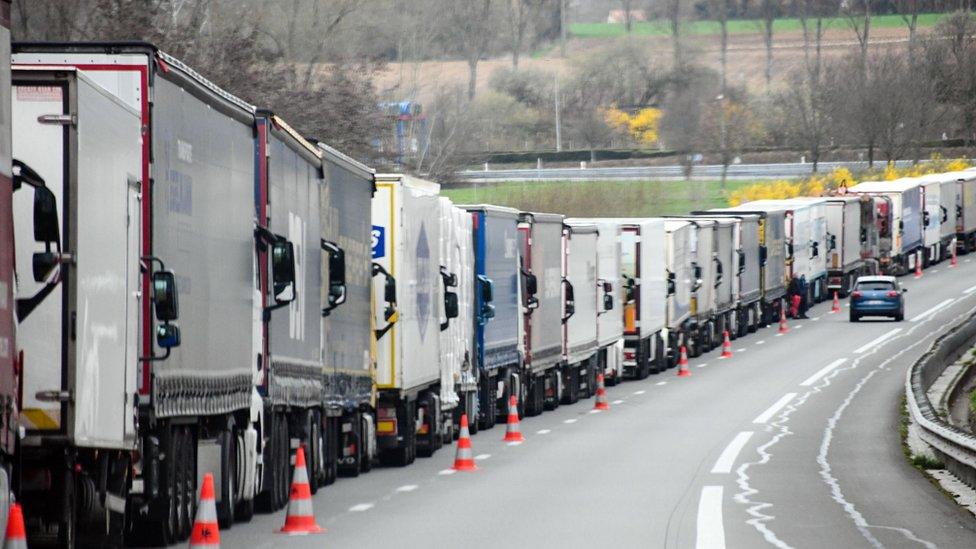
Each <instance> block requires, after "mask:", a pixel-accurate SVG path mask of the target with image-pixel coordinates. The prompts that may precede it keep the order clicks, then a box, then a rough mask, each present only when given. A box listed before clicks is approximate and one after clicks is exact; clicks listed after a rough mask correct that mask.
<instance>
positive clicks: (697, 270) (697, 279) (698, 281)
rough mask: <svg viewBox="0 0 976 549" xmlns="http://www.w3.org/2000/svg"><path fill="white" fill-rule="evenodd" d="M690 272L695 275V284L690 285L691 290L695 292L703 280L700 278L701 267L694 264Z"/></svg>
mask: <svg viewBox="0 0 976 549" xmlns="http://www.w3.org/2000/svg"><path fill="white" fill-rule="evenodd" d="M692 272H693V273H694V276H695V284H694V285H693V286H692V287H691V291H693V292H695V291H698V288H701V286H702V284H703V282H704V281H703V280H702V269H701V267H699V266H698V265H695V266H694V267H692Z"/></svg>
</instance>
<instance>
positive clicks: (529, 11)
mask: <svg viewBox="0 0 976 549" xmlns="http://www.w3.org/2000/svg"><path fill="white" fill-rule="evenodd" d="M544 4H545V0H508V3H507V5H506V12H507V13H506V14H507V16H508V25H509V29H510V30H509V32H511V41H512V68H514V69H515V70H518V66H519V56H520V55H521V53H522V48H523V47H524V44H525V33H526V31H527V30H528V26H529V24H530V22H531V21H532V20H534V19H535V18H536V17H537V16H538V12H539V10H540V8H542V6H543V5H544Z"/></svg>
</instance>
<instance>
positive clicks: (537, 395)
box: [525, 374, 545, 417]
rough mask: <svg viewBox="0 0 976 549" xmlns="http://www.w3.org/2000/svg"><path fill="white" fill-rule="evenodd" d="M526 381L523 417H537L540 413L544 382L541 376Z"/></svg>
mask: <svg viewBox="0 0 976 549" xmlns="http://www.w3.org/2000/svg"><path fill="white" fill-rule="evenodd" d="M529 376H531V374H529ZM526 381H527V383H526V386H525V387H526V399H525V415H526V416H528V417H532V416H537V415H539V414H541V413H542V400H543V396H544V395H543V391H544V390H545V387H544V383H545V382H544V381H543V378H542V377H541V376H539V377H534V378H531V379H527V380H526Z"/></svg>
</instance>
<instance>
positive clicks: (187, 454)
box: [183, 427, 197, 539]
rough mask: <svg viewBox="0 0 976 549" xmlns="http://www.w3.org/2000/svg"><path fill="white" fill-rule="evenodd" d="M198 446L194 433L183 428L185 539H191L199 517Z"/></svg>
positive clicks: (187, 428)
mask: <svg viewBox="0 0 976 549" xmlns="http://www.w3.org/2000/svg"><path fill="white" fill-rule="evenodd" d="M196 449H197V445H196V441H195V440H194V438H193V431H192V430H191V429H190V428H189V427H184V428H183V469H184V470H183V487H184V488H183V490H184V493H185V494H186V497H185V498H184V501H185V502H186V512H185V513H184V514H185V515H186V518H187V521H186V530H184V532H183V539H186V538H189V537H190V531H191V530H193V522H194V521H195V520H196V517H197V452H196Z"/></svg>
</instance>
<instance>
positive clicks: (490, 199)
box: [441, 181, 752, 217]
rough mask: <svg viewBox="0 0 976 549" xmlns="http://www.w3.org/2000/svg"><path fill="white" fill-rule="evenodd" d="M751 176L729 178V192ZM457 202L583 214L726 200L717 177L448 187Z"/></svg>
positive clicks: (693, 206) (645, 211)
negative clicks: (738, 179) (736, 178)
mask: <svg viewBox="0 0 976 549" xmlns="http://www.w3.org/2000/svg"><path fill="white" fill-rule="evenodd" d="M750 183H752V182H751V181H728V182H726V193H727V192H731V191H733V190H735V189H737V188H739V187H742V186H745V185H749V184H750ZM441 194H443V195H446V196H448V197H450V198H451V200H453V201H454V202H455V203H456V204H478V203H484V204H496V205H498V206H510V207H513V208H518V209H520V210H527V211H537V212H558V213H562V214H566V215H568V216H578V217H599V216H607V217H628V216H634V217H647V216H657V215H681V214H685V213H688V212H690V211H692V210H702V209H707V208H719V207H724V206H726V205H727V201H726V195H725V193H723V191H722V189H721V185H720V183H719V182H718V181H546V182H525V183H507V182H506V183H482V184H480V185H478V186H477V187H475V186H471V187H463V188H455V189H444V190H442V192H441Z"/></svg>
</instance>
